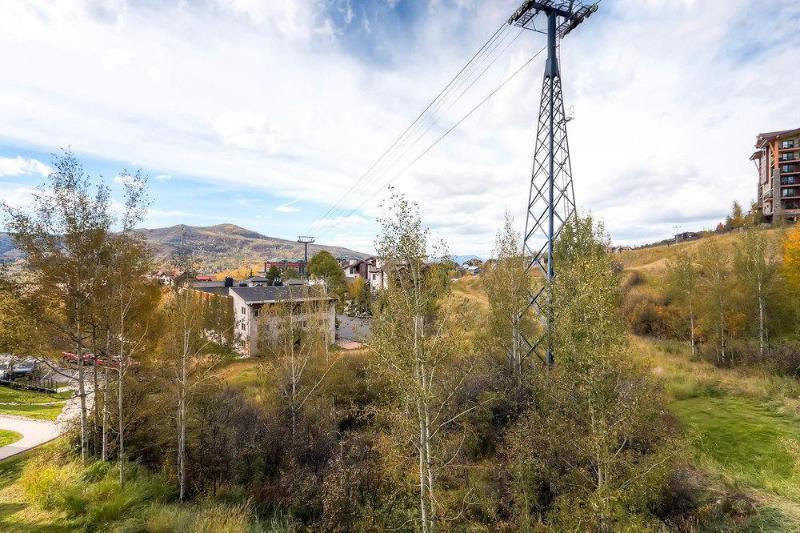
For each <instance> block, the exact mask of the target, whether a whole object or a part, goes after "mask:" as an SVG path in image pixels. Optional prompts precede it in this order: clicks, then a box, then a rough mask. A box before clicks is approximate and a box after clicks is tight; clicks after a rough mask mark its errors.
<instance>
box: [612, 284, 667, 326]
mask: <svg viewBox="0 0 800 533" xmlns="http://www.w3.org/2000/svg"><path fill="white" fill-rule="evenodd" d="M622 317H623V319H624V320H625V325H626V327H627V328H628V330H629V331H631V332H633V333H635V334H636V335H652V336H657V337H663V336H666V335H668V334H669V332H670V329H671V328H670V326H669V324H670V322H671V321H672V318H673V317H672V312H671V311H669V310H668V309H667V308H666V307H665V306H664V305H663V304H662V303H661V302H660V301H659V300H658V299H657V298H656V297H655V296H654V295H652V294H650V293H649V292H646V291H641V290H635V291H631V292H628V293H627V294H625V296H624V298H623V301H622Z"/></svg>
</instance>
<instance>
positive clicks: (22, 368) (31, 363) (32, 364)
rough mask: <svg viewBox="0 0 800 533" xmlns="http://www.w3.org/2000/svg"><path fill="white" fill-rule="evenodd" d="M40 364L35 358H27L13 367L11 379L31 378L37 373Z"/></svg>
mask: <svg viewBox="0 0 800 533" xmlns="http://www.w3.org/2000/svg"><path fill="white" fill-rule="evenodd" d="M38 367H39V365H38V363H37V362H36V360H35V359H25V360H24V361H22V362H21V363H17V364H16V365H14V366H13V368H12V369H11V379H21V378H31V377H33V375H34V374H35V373H36V370H37V369H38Z"/></svg>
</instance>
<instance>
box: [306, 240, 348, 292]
mask: <svg viewBox="0 0 800 533" xmlns="http://www.w3.org/2000/svg"><path fill="white" fill-rule="evenodd" d="M308 273H309V274H310V275H312V276H314V277H315V278H317V279H321V280H323V281H324V282H325V285H326V286H327V288H328V290H329V291H330V292H331V293H335V292H337V291H338V290H339V289H341V288H344V284H345V277H344V270H342V267H341V266H339V262H338V261H336V259H335V258H334V257H333V256H332V255H331V254H330V252H326V251H325V250H323V251H321V252H317V253H316V254H314V257H312V258H311V260H310V261H309V262H308Z"/></svg>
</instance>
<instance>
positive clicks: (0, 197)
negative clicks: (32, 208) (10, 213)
mask: <svg viewBox="0 0 800 533" xmlns="http://www.w3.org/2000/svg"><path fill="white" fill-rule="evenodd" d="M35 193H36V189H33V188H32V187H24V186H19V187H14V188H6V187H0V202H3V203H5V204H7V205H9V206H10V207H14V208H20V207H23V206H26V205H28V204H30V203H31V202H32V201H33V195H34V194H35Z"/></svg>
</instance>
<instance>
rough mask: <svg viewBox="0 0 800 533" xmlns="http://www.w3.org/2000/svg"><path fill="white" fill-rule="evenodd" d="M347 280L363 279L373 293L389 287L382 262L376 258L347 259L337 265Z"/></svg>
mask: <svg viewBox="0 0 800 533" xmlns="http://www.w3.org/2000/svg"><path fill="white" fill-rule="evenodd" d="M339 264H340V265H341V267H342V270H344V276H345V278H347V279H355V278H358V277H361V278H364V281H366V282H367V283H369V286H370V288H371V289H372V290H373V291H379V290H381V289H385V288H386V287H388V286H389V278H388V276H387V275H386V273H385V272H384V271H383V262H382V261H381V260H380V259H378V258H377V257H367V258H365V259H347V260H344V261H340V263H339Z"/></svg>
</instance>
